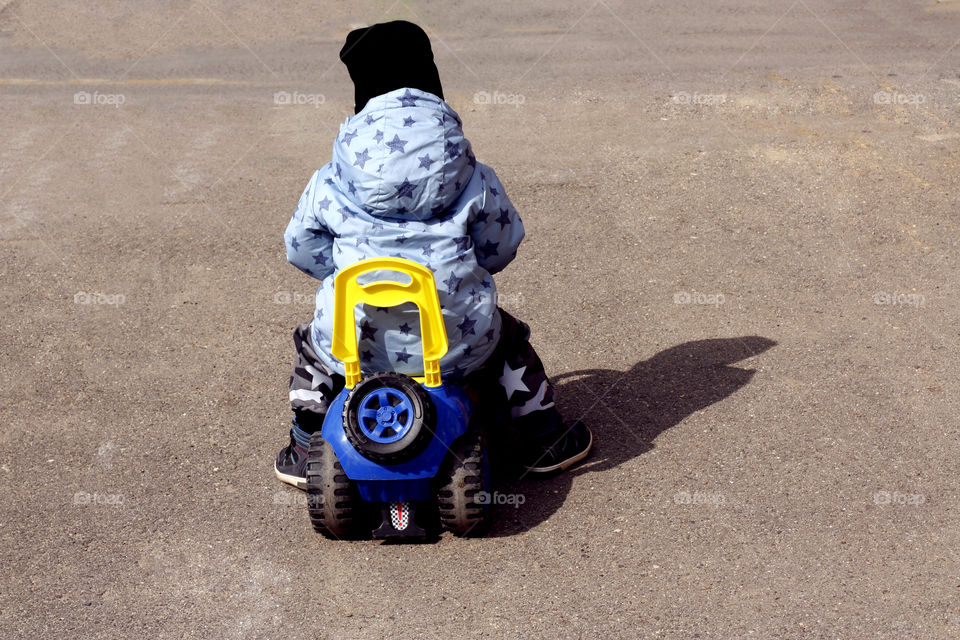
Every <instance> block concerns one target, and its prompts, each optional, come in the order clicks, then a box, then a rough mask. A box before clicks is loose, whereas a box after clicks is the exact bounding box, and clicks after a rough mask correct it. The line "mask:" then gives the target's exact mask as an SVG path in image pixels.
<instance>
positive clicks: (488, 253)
mask: <svg viewBox="0 0 960 640" xmlns="http://www.w3.org/2000/svg"><path fill="white" fill-rule="evenodd" d="M499 246H500V243H499V242H493V241H492V240H487V241H486V242H485V243H484V244H483V246H482V247H477V249H476V251H477V253H478V254H480V255H481V256H483V257H484V258H490V257H492V256H495V255H499V253H500V252H499V251H497V247H499Z"/></svg>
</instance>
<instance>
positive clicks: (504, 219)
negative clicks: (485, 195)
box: [494, 209, 510, 230]
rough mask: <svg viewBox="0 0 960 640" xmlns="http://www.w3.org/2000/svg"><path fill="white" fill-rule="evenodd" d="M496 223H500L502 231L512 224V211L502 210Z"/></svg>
mask: <svg viewBox="0 0 960 640" xmlns="http://www.w3.org/2000/svg"><path fill="white" fill-rule="evenodd" d="M494 222H499V223H500V229H501V230H503V228H504V227H506V226H507V225H508V224H510V210H509V209H500V217H499V218H497V219H496V220H494Z"/></svg>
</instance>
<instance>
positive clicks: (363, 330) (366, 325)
mask: <svg viewBox="0 0 960 640" xmlns="http://www.w3.org/2000/svg"><path fill="white" fill-rule="evenodd" d="M377 331H379V329H377V328H376V327H375V326H373V325H372V324H370V322H369V321H368V320H364V321H363V322H361V323H360V339H361V340H376V337H377Z"/></svg>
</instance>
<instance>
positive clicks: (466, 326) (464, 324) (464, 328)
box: [457, 315, 477, 335]
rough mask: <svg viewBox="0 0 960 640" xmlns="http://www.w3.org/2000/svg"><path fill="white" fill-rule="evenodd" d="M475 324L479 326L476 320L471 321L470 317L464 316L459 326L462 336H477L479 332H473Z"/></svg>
mask: <svg viewBox="0 0 960 640" xmlns="http://www.w3.org/2000/svg"><path fill="white" fill-rule="evenodd" d="M475 324H477V321H476V320H471V319H470V316H469V315H464V316H463V320H462V321H461V322H460V324H458V325H457V328H458V329H460V334H461V335H469V334H473V335H477V332H476V331H474V330H473V325H475Z"/></svg>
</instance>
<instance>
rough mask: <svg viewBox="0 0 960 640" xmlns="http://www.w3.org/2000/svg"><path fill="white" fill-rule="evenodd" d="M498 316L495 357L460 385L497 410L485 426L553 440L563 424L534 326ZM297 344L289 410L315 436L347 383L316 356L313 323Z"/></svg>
mask: <svg viewBox="0 0 960 640" xmlns="http://www.w3.org/2000/svg"><path fill="white" fill-rule="evenodd" d="M500 317H501V319H502V321H503V322H502V325H503V329H502V332H501V335H500V341H499V342H498V343H497V348H496V350H495V351H494V352H493V355H491V356H490V357H489V358H488V359H487V361H486V362H484V363H483V365H482V366H481V367H480V368H479V369H477V370H476V371H473V372H471V373H470V374H469V375H468V376H467V377H466V378H464V379H463V380H461V381H459V382H460V383H461V384H463V386H464V387H465V388H466V389H467V391H468V392H469V393H470V395H471V397H473V399H474V400H475V405H476V406H477V407H486V408H488V407H495V408H496V410H495V411H493V412H489V411H488V412H485V415H484V416H483V420H484V423H485V424H488V425H491V426H492V425H494V424H497V425H502V426H503V428H504V429H505V430H509V431H510V432H512V433H513V434H515V435H516V436H517V437H518V438H520V439H522V440H524V441H528V442H530V443H535V442H538V441H541V440H548V439H550V438H554V437H556V434H558V433H560V432H561V430H562V429H563V420H562V419H561V417H560V413H559V412H558V411H557V408H556V406H555V405H554V398H553V385H552V384H551V383H550V380H549V379H548V378H547V374H546V372H545V371H544V369H543V363H542V362H541V361H540V357H539V356H538V355H537V352H536V351H534V349H533V346H532V345H531V344H530V327H528V326H527V325H526V324H525V323H523V322H521V321H520V320H517V319H516V318H514V317H513V316H511V315H510V314H509V313H507V312H506V311H504V310H503V309H500ZM293 343H294V345H295V346H296V360H295V362H294V365H293V374H292V375H291V376H290V408H291V409H292V410H293V412H294V414H295V415H296V418H297V424H298V425H299V426H300V428H301V429H303V430H304V431H306V432H308V433H313V432H314V431H317V430H318V429H320V427H321V426H322V425H323V418H324V416H325V415H326V413H327V408H328V407H329V406H330V403H331V402H332V401H333V399H334V398H336V396H337V394H338V393H340V391H341V390H342V389H343V386H344V383H345V380H344V378H343V376H342V375H340V374H339V373H336V372H334V371H331V370H330V369H328V368H327V366H326V365H324V364H323V362H322V361H321V360H320V358H319V357H318V356H317V353H316V351H314V349H313V344H312V343H311V342H310V325H309V324H301V325H299V326H298V327H297V328H296V329H294V331H293Z"/></svg>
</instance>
